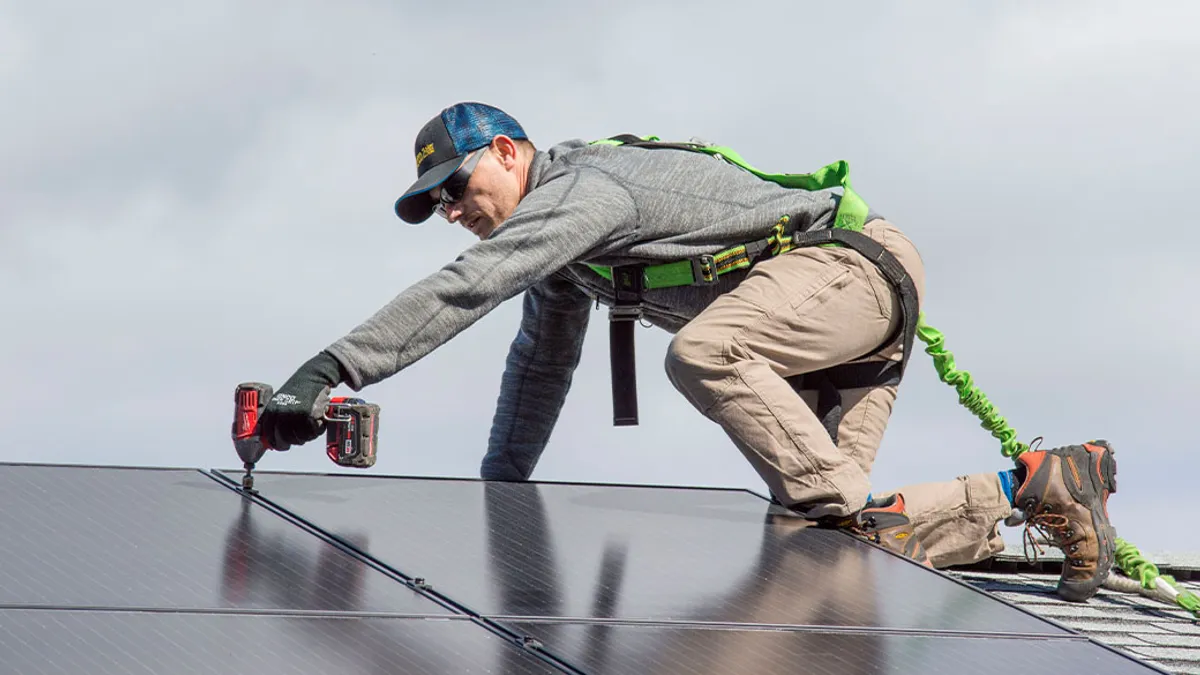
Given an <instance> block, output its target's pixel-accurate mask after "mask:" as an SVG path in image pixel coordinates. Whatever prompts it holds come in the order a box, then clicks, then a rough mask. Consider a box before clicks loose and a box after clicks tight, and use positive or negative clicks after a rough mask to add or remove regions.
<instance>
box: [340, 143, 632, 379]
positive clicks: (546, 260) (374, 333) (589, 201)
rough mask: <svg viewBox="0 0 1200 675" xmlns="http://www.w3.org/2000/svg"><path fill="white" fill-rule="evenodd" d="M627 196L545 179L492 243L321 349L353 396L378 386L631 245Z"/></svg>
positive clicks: (605, 180) (592, 180)
mask: <svg viewBox="0 0 1200 675" xmlns="http://www.w3.org/2000/svg"><path fill="white" fill-rule="evenodd" d="M636 224H637V211H636V208H635V206H634V203H633V199H632V198H631V196H630V195H629V193H628V191H627V190H626V189H625V188H624V187H622V186H620V185H618V184H617V183H616V182H614V181H613V180H612V179H610V178H609V177H608V176H606V175H605V174H604V173H602V172H600V171H598V170H595V169H591V168H588V167H567V168H564V169H559V170H558V171H557V172H556V173H555V174H548V175H547V177H546V178H545V179H544V180H543V181H542V183H541V184H540V185H538V187H536V188H535V189H533V190H531V191H530V192H529V193H528V194H527V195H525V197H524V198H523V199H522V200H521V203H520V204H519V205H518V206H517V209H516V210H515V211H513V214H512V216H510V217H509V219H508V220H507V221H505V222H504V223H503V224H502V226H501V227H500V228H498V229H497V230H496V231H495V232H494V233H492V235H491V236H490V237H488V238H487V239H485V240H483V241H481V242H479V243H477V244H475V245H474V246H472V247H471V248H469V249H467V250H466V251H464V252H463V253H462V254H461V255H460V256H459V257H458V259H457V260H455V261H454V262H452V263H450V264H448V265H446V266H445V267H443V268H442V269H440V270H438V271H437V272H435V273H433V274H431V275H430V276H428V277H426V278H425V279H423V280H421V281H419V282H417V283H416V284H414V285H412V286H410V287H409V288H407V289H406V290H404V291H403V292H401V293H400V294H399V295H397V296H396V297H395V298H394V299H392V301H391V302H389V303H388V304H387V305H385V306H384V307H383V308H382V309H380V310H379V311H378V312H376V313H375V315H374V316H372V317H371V318H369V319H367V320H366V321H364V322H363V323H362V324H360V325H359V326H357V327H356V328H354V329H353V330H352V331H350V332H349V333H348V334H347V335H345V336H344V337H342V338H340V339H339V340H337V341H336V342H334V343H333V344H331V345H330V346H329V347H328V351H329V352H330V353H332V354H333V355H334V356H335V357H337V359H338V360H339V361H340V362H341V363H342V365H343V367H344V368H345V370H346V372H347V374H348V375H349V378H350V379H349V381H348V382H347V384H348V385H349V386H350V388H352V389H354V390H355V391H359V390H361V389H362V388H364V387H366V386H369V385H371V384H375V383H377V382H380V381H381V380H384V379H386V378H388V377H391V376H392V375H394V374H396V373H397V372H399V371H401V370H403V369H404V368H406V367H408V366H409V365H411V364H412V363H414V362H415V361H417V360H418V359H420V358H422V357H424V356H426V355H427V354H429V353H430V352H432V351H433V350H434V349H436V348H437V347H440V346H441V345H442V344H444V343H445V342H447V341H448V340H450V339H451V338H452V337H454V336H456V335H458V334H459V333H460V332H462V331H463V330H465V329H466V328H468V327H469V326H470V325H471V324H473V323H474V322H475V321H477V320H479V319H480V318H481V317H483V316H484V315H485V314H487V313H488V312H490V311H491V310H493V309H495V308H496V306H498V305H499V304H500V303H502V302H504V301H505V300H508V299H509V298H512V297H514V296H516V295H517V294H518V293H521V292H522V291H525V290H526V289H528V288H530V287H531V286H533V285H535V284H537V283H539V282H540V281H542V280H543V279H545V278H547V277H548V276H549V275H550V274H552V273H554V272H556V271H558V270H560V269H562V268H563V267H565V266H566V265H567V264H568V263H571V262H574V261H576V260H581V259H587V258H589V257H591V256H595V255H602V254H604V253H607V252H610V251H611V250H614V249H616V248H618V247H620V246H621V245H622V244H626V243H628V241H629V240H630V239H631V238H632V237H633V236H634V232H635V230H636Z"/></svg>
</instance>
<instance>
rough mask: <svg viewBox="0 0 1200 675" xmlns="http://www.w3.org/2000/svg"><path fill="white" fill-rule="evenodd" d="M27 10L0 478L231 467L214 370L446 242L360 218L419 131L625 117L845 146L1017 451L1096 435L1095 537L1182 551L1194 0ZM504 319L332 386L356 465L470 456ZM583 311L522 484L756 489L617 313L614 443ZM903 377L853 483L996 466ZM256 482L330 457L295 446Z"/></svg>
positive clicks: (411, 471) (457, 236) (224, 386)
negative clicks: (493, 119)
mask: <svg viewBox="0 0 1200 675" xmlns="http://www.w3.org/2000/svg"><path fill="white" fill-rule="evenodd" d="M60 4H63V3H58V2H41V3H33V2H12V1H11V0H0V119H2V120H3V130H2V131H0V288H2V289H3V293H0V303H2V304H0V312H2V313H0V316H3V317H4V321H3V325H4V327H5V328H4V330H3V331H0V354H3V357H0V368H2V370H3V372H4V374H5V376H6V377H5V379H6V386H5V387H4V388H3V390H0V410H2V411H3V412H0V432H2V433H3V436H4V439H5V440H4V442H3V443H2V444H0V461H39V462H55V463H90V464H106V465H107V464H120V465H155V466H196V467H205V468H208V467H234V466H236V465H237V464H238V462H237V460H236V456H235V454H234V451H233V447H232V445H231V443H230V440H229V424H230V421H231V414H232V392H233V388H234V386H235V385H236V384H237V383H238V382H241V381H245V380H261V381H266V382H270V383H272V384H273V385H275V386H279V385H280V384H282V383H283V381H284V380H286V379H287V377H288V376H290V375H291V374H292V372H293V371H294V370H295V368H296V367H297V366H299V365H300V364H301V363H303V362H304V361H305V360H306V359H308V358H309V357H311V356H312V355H313V354H315V353H316V352H317V351H319V350H320V349H322V348H324V347H325V346H326V345H328V344H329V343H330V342H332V341H334V340H335V339H337V338H338V337H340V336H341V335H343V334H344V333H345V332H347V331H349V330H350V329H351V328H353V327H354V326H355V325H357V324H358V323H359V322H360V321H362V320H363V319H365V318H367V317H368V316H370V315H371V314H372V313H374V312H375V311H376V310H377V309H378V308H379V307H381V306H382V305H384V304H385V303H386V302H387V301H388V300H390V299H391V298H392V297H393V296H395V295H396V294H397V293H398V292H400V291H401V290H403V289H404V288H405V287H406V286H408V285H409V284H411V283H414V282H416V281H418V280H420V279H421V278H423V277H424V276H426V275H428V274H430V273H432V272H434V271H436V270H437V269H439V268H440V267H441V266H442V265H444V264H445V263H447V262H449V261H451V260H453V258H454V257H455V256H456V255H457V254H458V252H459V251H461V250H463V249H464V248H466V247H468V246H470V245H471V244H472V242H473V238H472V236H471V235H470V234H469V233H467V232H465V231H464V230H462V229H461V228H458V227H456V226H450V225H447V224H446V223H444V222H443V221H440V220H438V219H433V220H430V221H429V222H428V223H427V224H426V225H425V226H424V227H421V228H411V227H408V226H406V225H404V224H403V223H402V222H401V221H400V220H399V219H397V218H396V216H395V215H394V214H393V212H392V205H393V202H394V201H395V199H396V197H397V196H398V195H399V194H400V191H401V190H403V188H404V187H406V186H407V185H408V184H409V183H410V182H411V181H412V180H413V179H414V177H415V176H414V168H413V160H412V143H413V136H414V135H415V133H416V131H417V130H418V129H419V128H420V126H421V125H422V124H424V123H425V122H426V121H427V120H428V119H429V118H430V117H432V116H433V115H435V114H437V113H438V111H440V110H441V109H442V108H443V107H445V106H447V105H450V104H452V103H454V102H456V101H461V100H480V101H486V102H489V103H492V104H494V105H497V106H499V107H501V108H504V109H505V110H507V111H508V112H510V113H511V114H513V115H514V116H515V117H517V118H518V119H519V120H520V121H521V122H522V123H523V124H524V126H525V128H526V129H527V131H528V132H529V133H530V134H531V135H532V137H533V140H534V141H535V142H536V143H537V144H538V145H540V146H542V147H547V146H550V145H552V144H554V143H557V142H559V141H562V140H566V139H570V138H585V139H592V138H598V137H601V136H608V135H611V134H614V133H621V132H634V133H639V134H647V133H653V134H657V135H660V136H663V137H666V138H688V137H690V136H701V137H704V138H707V139H710V140H714V141H718V142H720V143H722V144H726V145H730V146H732V147H734V148H735V149H737V150H738V151H739V152H740V153H741V154H742V155H743V156H744V157H746V158H747V160H748V161H750V162H751V163H752V164H754V165H756V166H758V167H760V168H763V169H766V170H771V171H801V172H802V171H811V170H813V169H816V168H817V167H820V166H822V165H824V164H827V163H829V162H831V161H834V160H837V159H845V160H847V161H849V162H850V165H851V167H852V176H853V183H854V186H855V188H856V190H857V191H858V192H859V193H860V194H861V195H863V197H864V198H865V199H866V200H867V201H868V203H870V204H871V205H872V206H873V207H874V208H875V209H876V210H878V211H880V212H881V213H883V214H884V215H886V216H887V217H888V218H889V219H891V220H892V221H893V222H895V223H897V224H898V225H899V226H900V227H901V228H903V229H904V230H905V231H906V232H907V233H908V234H909V236H910V237H912V239H913V240H914V241H915V242H916V244H917V246H918V247H919V248H920V250H921V253H922V255H923V258H924V261H925V264H926V270H927V288H928V291H927V292H928V295H927V304H926V307H925V311H926V316H927V319H928V322H929V323H930V324H931V325H933V326H935V327H937V328H939V329H940V330H942V331H943V332H944V333H945V335H946V338H947V341H948V347H949V348H950V350H951V351H953V352H954V354H955V356H956V358H957V362H958V365H959V366H960V367H962V368H965V369H967V370H968V371H969V372H970V373H971V374H972V375H973V376H974V377H975V379H976V382H977V383H978V384H979V385H980V386H981V387H982V388H983V390H984V391H985V392H986V393H987V395H988V396H989V398H990V399H991V400H992V402H993V403H994V404H996V405H997V406H998V408H999V410H1000V412H1001V413H1002V414H1003V415H1005V416H1006V418H1007V419H1008V420H1009V421H1010V422H1011V423H1012V424H1013V425H1014V426H1015V427H1016V429H1017V431H1018V433H1019V434H1020V437H1021V438H1022V439H1023V440H1026V441H1028V440H1030V439H1032V438H1033V437H1035V436H1039V435H1040V436H1044V437H1045V444H1047V445H1059V444H1065V443H1073V442H1080V441H1084V440H1087V439H1090V438H1096V437H1102V438H1108V439H1110V440H1111V441H1112V442H1113V443H1114V444H1115V446H1116V448H1117V451H1118V454H1117V458H1118V462H1119V465H1120V483H1119V487H1120V491H1119V493H1118V494H1117V495H1116V496H1115V497H1114V498H1113V500H1112V502H1111V504H1110V506H1111V510H1112V515H1113V519H1114V521H1115V524H1116V525H1117V527H1118V529H1119V533H1120V535H1121V536H1123V537H1125V538H1127V539H1129V540H1131V541H1132V542H1133V543H1135V544H1137V545H1139V546H1140V547H1142V548H1143V549H1144V550H1148V551H1160V550H1175V551H1178V550H1180V549H1188V548H1190V549H1192V550H1197V549H1200V544H1197V543H1196V542H1195V541H1194V540H1183V541H1180V539H1179V535H1180V534H1182V533H1183V532H1186V531H1188V530H1187V528H1183V529H1181V528H1180V524H1181V523H1182V522H1184V519H1185V518H1186V517H1187V515H1186V514H1187V513H1189V512H1190V511H1191V510H1192V509H1193V508H1194V504H1193V501H1192V491H1193V490H1194V487H1195V484H1196V476H1197V471H1196V468H1197V466H1198V464H1200V460H1197V451H1196V444H1197V440H1196V439H1197V431H1196V430H1195V429H1194V428H1193V427H1192V421H1193V420H1194V419H1195V417H1196V415H1197V411H1196V403H1197V399H1198V397H1197V395H1196V393H1195V392H1196V391H1197V378H1200V355H1198V352H1197V350H1196V348H1195V347H1196V344H1197V337H1198V335H1200V319H1198V318H1197V316H1196V313H1195V311H1194V309H1193V308H1194V307H1195V305H1196V295H1197V292H1198V290H1200V272H1197V271H1196V270H1197V267H1196V264H1195V258H1194V256H1195V255H1196V251H1197V249H1198V248H1200V246H1198V245H1200V232H1198V230H1197V228H1196V226H1195V222H1196V216H1195V212H1196V209H1195V208H1193V206H1192V204H1190V203H1189V197H1190V195H1192V194H1194V191H1195V190H1194V185H1195V183H1196V181H1197V180H1198V179H1200V161H1198V160H1197V151H1198V150H1200V147H1198V146H1200V131H1198V129H1197V125H1196V123H1195V106H1196V104H1197V102H1198V100H1200V97H1198V96H1197V94H1198V92H1200V77H1198V74H1200V73H1198V72H1197V71H1198V67H1197V65H1196V64H1198V63H1200V40H1198V39H1197V38H1196V37H1195V26H1197V25H1200V5H1197V4H1196V3H1191V2H1186V1H1184V0H1180V1H1179V2H1174V3H1161V2H1146V1H1143V0H1139V1H1138V2H1132V1H1128V2H1124V3H1114V2H1062V3H1041V2H1007V3H958V2H924V3H919V4H916V3H901V2H889V3H883V2H873V3H854V4H853V5H847V4H842V5H836V6H832V5H829V4H824V5H822V4H819V3H790V2H782V1H778V0H775V1H752V2H738V3H728V2H721V3H715V2H703V3H682V2H676V3H668V2H655V1H653V0H648V1H646V2H638V3H633V2H614V3H610V4H608V5H607V6H605V7H603V8H602V7H601V5H600V4H599V3H594V5H593V6H592V7H590V8H586V9H581V8H580V7H579V6H578V5H579V3H549V2H524V3H486V2H475V1H469V2H459V3H456V4H455V5H454V6H453V9H452V10H451V9H450V8H449V7H448V6H447V5H445V4H444V3H404V2H401V3H396V2H355V1H347V2H341V3H327V2H312V1H302V2H295V3H289V4H288V7H287V8H286V9H282V7H283V5H280V4H279V3H262V2H259V3H255V2H247V1H244V0H239V1H237V2H233V1H226V2H222V1H219V0H213V1H211V2H205V3H161V2H136V1H132V0H115V1H114V2H109V3H102V4H94V3H91V4H89V3H70V5H69V6H59V5H60ZM171 5H173V6H171ZM519 312H520V303H519V300H517V301H511V302H509V303H506V304H505V305H502V306H501V307H500V308H499V309H497V310H496V311H494V312H493V313H491V314H490V315H488V316H487V317H485V318H484V319H483V320H481V321H480V322H478V323H477V324H475V325H474V326H473V327H471V328H470V329H468V330H467V331H466V332H464V333H463V334H461V335H460V336H459V337H458V338H456V339H455V340H453V341H451V342H450V343H448V344H446V345H445V346H444V347H442V348H441V349H439V350H437V351H435V352H434V353H433V354H431V355H430V356H429V357H427V358H426V359H424V360H423V361H421V362H419V363H417V364H416V365H414V366H413V367H411V368H410V369H408V370H406V371H404V372H402V373H400V374H398V375H397V376H396V377H394V378H392V379H390V380H388V381H385V382H383V383H380V384H378V385H376V386H373V387H370V388H368V389H367V390H365V391H364V392H362V395H363V396H365V397H366V398H368V399H370V400H372V401H374V402H377V403H379V404H380V405H382V407H383V412H382V417H381V431H380V457H379V461H378V463H377V464H376V466H375V468H374V469H373V471H374V472H375V473H384V474H406V475H419V476H426V475H437V476H470V477H474V476H476V475H477V471H478V464H479V460H480V458H481V457H482V455H483V452H484V450H485V447H486V442H487V434H488V429H489V426H490V424H491V417H492V412H493V407H494V404H495V400H496V395H497V392H498V388H499V381H500V374H501V372H502V368H503V359H504V355H505V354H506V352H507V349H508V344H509V342H510V341H511V339H512V337H513V335H514V334H515V331H516V329H517V322H518V319H519ZM605 318H606V313H605V311H604V310H599V311H597V312H596V313H594V314H593V321H592V329H591V331H590V332H589V334H588V339H587V344H586V347H585V352H584V357H583V363H582V365H581V367H580V370H579V372H578V374H577V377H576V380H575V384H574V388H573V391H572V393H571V395H570V397H569V399H568V402H567V404H566V407H565V410H564V411H563V414H562V417H561V418H560V421H559V425H558V427H557V429H556V431H555V434H554V436H553V438H552V440H551V442H550V446H549V448H548V449H547V451H546V453H545V455H544V457H543V460H542V463H541V465H540V466H539V467H538V470H537V472H536V474H535V478H537V479H545V480H572V481H605V482H626V483H654V484H681V485H690V484H697V485H728V486H739V487H749V488H751V489H754V490H757V491H762V490H763V489H764V488H763V486H762V483H761V481H759V479H758V477H757V476H756V475H755V474H754V473H753V471H752V470H751V469H750V467H749V465H748V464H747V463H746V462H745V460H744V459H743V458H742V457H741V455H740V454H739V453H738V451H737V450H736V449H735V448H734V446H733V445H732V444H731V443H730V442H729V441H728V439H727V438H726V437H725V436H724V435H723V433H722V432H721V431H720V429H719V428H718V427H717V426H716V425H714V424H712V423H710V422H708V421H707V420H705V419H704V418H703V417H701V416H700V415H699V413H697V412H695V411H694V410H693V409H692V408H691V407H690V406H689V405H688V404H687V403H686V401H684V400H683V399H682V397H680V396H679V395H678V394H677V393H676V392H675V390H674V389H673V388H672V387H671V385H670V384H669V382H668V381H667V379H666V376H665V374H664V372H663V367H662V363H663V350H664V348H665V347H666V345H667V342H668V340H669V336H668V335H666V334H665V333H661V332H656V331H654V330H652V329H640V330H639V332H638V336H637V339H638V343H637V348H638V357H639V369H640V370H639V378H640V385H641V388H640V397H641V412H642V417H641V418H642V423H641V425H640V426H638V427H633V428H614V427H612V426H611V401H610V398H609V395H610V389H609V379H608V353H607V348H608V341H607V330H606V329H605ZM911 363H912V365H911V366H910V367H909V370H908V375H907V377H906V380H905V383H904V385H903V386H902V388H901V390H900V399H899V401H898V404H897V406H896V408H895V411H894V414H893V420H892V423H891V425H890V427H889V431H888V434H887V436H886V438H885V440H884V444H883V447H882V449H881V451H880V455H879V461H878V465H877V470H876V472H875V487H876V489H877V490H887V489H894V488H896V487H899V486H902V485H904V484H907V483H912V482H923V481H937V480H948V479H952V478H954V477H955V476H957V475H960V474H966V473H973V472H978V471H995V470H999V469H1004V468H1008V467H1010V466H1011V462H1009V460H1006V459H1005V458H1003V457H1002V456H1001V455H1000V453H999V443H998V442H997V441H995V440H994V439H993V438H992V437H991V436H990V435H989V434H988V433H987V432H986V431H985V430H983V429H982V428H980V427H979V424H978V422H977V420H976V419H975V418H974V417H973V416H972V415H971V414H970V413H969V412H967V411H966V410H965V409H964V408H962V407H960V406H959V404H958V402H957V396H956V394H955V392H954V390H953V389H951V388H950V387H948V386H947V385H945V384H942V383H941V382H939V381H938V380H937V377H936V374H935V372H934V369H933V365H932V361H931V360H930V359H929V357H927V356H926V355H925V354H923V353H918V354H916V355H914V357H913V360H912V362H911ZM340 391H342V392H347V393H348V392H349V390H348V389H342V390H340ZM261 467H262V468H264V469H267V468H269V469H280V470H304V471H333V470H338V467H336V466H335V465H333V464H331V463H330V462H329V461H328V460H327V459H326V458H325V457H324V454H323V452H322V448H321V444H320V443H319V442H314V443H311V444H309V445H306V446H303V447H300V448H297V449H294V450H293V451H291V452H289V453H286V454H273V455H271V456H268V457H267V458H266V459H265V460H264V461H263V462H262V464H261ZM1016 535H1017V533H1016V532H1011V533H1010V534H1009V535H1008V537H1009V540H1010V541H1012V542H1017V541H1019V539H1018V537H1017V536H1016Z"/></svg>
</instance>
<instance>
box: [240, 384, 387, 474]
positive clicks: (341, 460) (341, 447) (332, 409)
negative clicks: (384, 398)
mask: <svg viewBox="0 0 1200 675" xmlns="http://www.w3.org/2000/svg"><path fill="white" fill-rule="evenodd" d="M274 393H275V390H274V389H272V388H271V385H269V384H262V383H261V382H243V383H241V384H239V385H238V386H237V389H236V390H235V391H234V394H233V427H232V429H231V435H232V437H233V447H234V449H235V450H237V453H238V457H240V458H241V459H242V466H243V468H245V469H246V473H245V475H244V476H242V488H243V489H244V490H247V491H253V490H254V476H253V475H252V474H251V472H252V471H253V470H254V465H255V464H257V463H258V460H260V459H262V456H263V454H265V453H266V451H267V450H271V449H274V448H272V446H271V443H270V441H269V440H268V439H267V438H265V437H263V436H262V431H261V429H259V424H258V420H259V418H260V417H261V416H262V411H263V408H265V407H266V405H267V401H270V400H271V396H272V395H274ZM323 419H324V420H325V455H326V456H328V457H329V459H330V460H331V461H333V463H335V464H338V465H339V466H349V467H354V468H356V469H366V468H369V467H371V466H374V465H375V444H376V440H377V439H378V438H379V406H378V405H376V404H374V403H367V402H366V401H364V400H363V399H361V398H350V397H345V396H338V397H334V398H331V399H330V400H329V403H328V405H326V406H325V414H324V417H323Z"/></svg>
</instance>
